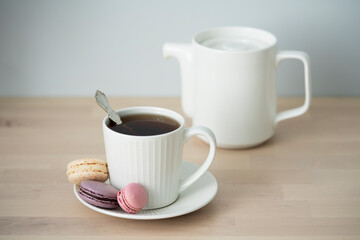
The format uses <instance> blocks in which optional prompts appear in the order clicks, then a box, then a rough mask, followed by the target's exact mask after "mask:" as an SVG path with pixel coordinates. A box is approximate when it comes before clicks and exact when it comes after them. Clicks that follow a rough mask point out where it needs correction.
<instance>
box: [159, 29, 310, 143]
mask: <svg viewBox="0 0 360 240" xmlns="http://www.w3.org/2000/svg"><path fill="white" fill-rule="evenodd" d="M213 39H232V41H233V42H235V43H236V44H238V46H235V47H234V48H233V49H232V45H231V44H228V45H229V46H223V49H216V48H212V47H209V46H207V45H206V44H205V43H209V42H210V41H212V40H213ZM234 39H235V40H234ZM257 42H261V43H262V45H261V46H259V47H257V48H256V47H255V48H252V46H251V43H253V45H254V43H257ZM230 43H231V42H230ZM163 54H164V57H165V58H169V57H174V58H177V59H178V60H179V63H180V67H181V75H182V106H183V110H184V112H185V114H186V115H188V116H189V117H191V118H192V120H193V124H194V125H203V126H207V127H209V128H210V129H211V130H212V131H213V132H214V133H215V135H216V139H217V142H218V146H220V147H224V148H247V147H252V146H256V145H259V144H261V143H263V142H264V141H266V140H268V139H269V138H271V137H272V136H273V135H274V132H275V127H276V124H277V123H278V122H280V121H282V120H285V119H288V118H293V117H297V116H300V115H302V114H304V113H305V112H306V111H307V110H308V108H309V105H310V98H311V93H310V64H309V57H308V55H307V54H306V53H304V52H298V51H280V52H277V40H276V38H275V36H274V35H273V34H271V33H269V32H266V31H263V30H260V29H255V28H248V27H224V28H217V29H212V30H207V31H204V32H200V33H198V34H196V35H195V36H194V37H193V40H192V43H191V44H179V43H166V44H165V45H164V47H163ZM284 59H298V60H300V61H301V62H302V63H303V64H304V76H305V102H304V104H303V105H302V106H301V107H298V108H294V109H290V110H287V111H283V112H280V113H277V111H276V69H277V66H278V64H279V62H280V61H282V60H284ZM205 141H206V140H205Z"/></svg>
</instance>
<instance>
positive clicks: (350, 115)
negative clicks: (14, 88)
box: [0, 98, 360, 240]
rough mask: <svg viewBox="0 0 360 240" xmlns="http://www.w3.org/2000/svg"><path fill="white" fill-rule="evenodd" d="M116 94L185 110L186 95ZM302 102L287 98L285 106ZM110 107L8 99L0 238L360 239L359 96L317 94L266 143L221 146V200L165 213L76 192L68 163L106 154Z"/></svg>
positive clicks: (195, 158)
mask: <svg viewBox="0 0 360 240" xmlns="http://www.w3.org/2000/svg"><path fill="white" fill-rule="evenodd" d="M109 101H110V103H111V105H112V106H114V107H116V108H122V107H129V106H138V105H151V106H159V107H165V108H169V109H172V110H175V111H178V112H180V113H181V114H183V113H182V111H181V106H180V99H179V98H109ZM301 103H302V100H301V99H297V98H284V99H279V101H278V109H279V111H280V110H284V109H288V108H290V107H294V106H298V105H300V104H301ZM104 115H105V114H104V112H103V110H102V109H100V108H99V107H98V106H97V105H96V103H95V100H94V99H92V98H0V239H40V240H41V239H50V240H51V239H65V238H66V239H100V238H102V237H106V239H119V238H122V239H145V238H146V239H184V238H185V237H186V238H189V239H250V240H252V239H253V240H255V239H262V240H263V239H266V240H269V239H280V240H281V239H296V240H303V239H330V240H335V239H336V240H337V239H349V240H350V239H351V240H353V239H360V98H318V99H314V100H313V102H312V105H311V109H310V111H309V112H308V113H307V114H306V115H304V116H302V117H299V118H295V119H292V120H289V121H284V122H281V123H280V124H279V125H278V128H277V130H276V135H275V136H274V137H273V138H272V139H270V140H269V141H267V142H266V143H265V144H263V145H262V146H260V147H257V148H252V149H246V150H226V149H218V150H217V155H216V159H215V161H214V163H213V165H212V166H211V168H210V171H211V172H212V173H213V174H214V176H215V177H216V179H217V181H218V183H219V192H218V194H217V196H216V197H215V199H214V200H213V201H212V202H211V203H210V204H208V205H207V206H205V207H204V208H202V209H200V210H198V211H196V212H193V213H190V214H188V215H185V216H181V217H176V218H172V219H165V220H157V221H134V220H126V219H119V218H114V217H108V216H104V215H102V214H100V213H97V212H94V211H92V210H90V209H88V208H86V207H85V206H83V205H82V204H81V203H80V202H79V201H77V200H76V198H75V196H74V194H73V191H72V185H71V184H70V183H69V182H68V181H67V178H66V175H65V172H66V164H67V163H68V162H69V161H71V160H74V159H77V158H82V157H97V158H103V159H104V158H105V153H104V145H103V136H102V129H101V121H102V118H103V117H104ZM186 122H187V126H190V125H191V121H190V119H188V118H187V119H186ZM207 151H208V146H207V145H206V144H204V143H203V142H201V141H200V140H199V139H196V138H192V139H191V140H190V141H189V142H188V143H187V144H186V145H185V149H184V159H185V160H187V161H192V162H194V163H197V164H201V163H202V161H203V159H204V158H205V156H206V155H207Z"/></svg>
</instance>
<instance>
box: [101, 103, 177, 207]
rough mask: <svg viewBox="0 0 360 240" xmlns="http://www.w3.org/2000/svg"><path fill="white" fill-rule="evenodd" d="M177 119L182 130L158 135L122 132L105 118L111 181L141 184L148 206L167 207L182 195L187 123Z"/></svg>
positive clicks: (122, 184) (122, 183) (106, 148)
mask: <svg viewBox="0 0 360 240" xmlns="http://www.w3.org/2000/svg"><path fill="white" fill-rule="evenodd" d="M139 109H140V108H139ZM139 113H140V112H139ZM141 113H143V112H141ZM120 116H121V114H120ZM170 117H171V116H170ZM175 120H177V121H178V122H179V123H180V127H179V128H178V129H176V130H175V131H173V132H170V133H166V134H161V135H155V136H130V135H125V134H120V133H117V132H115V131H113V130H111V129H109V128H108V127H107V121H108V119H107V120H106V119H105V120H104V124H103V131H104V141H105V150H106V158H107V163H108V168H109V175H110V183H111V184H112V185H113V186H115V187H116V188H118V189H121V188H123V187H125V186H126V185H127V184H129V183H139V184H141V185H142V186H143V187H144V188H145V189H146V191H147V195H148V203H147V205H146V207H145V209H154V208H160V207H164V206H167V205H169V204H171V203H173V202H174V201H175V200H176V199H177V197H178V195H179V186H180V171H181V162H182V152H183V144H184V143H183V142H184V140H183V134H184V124H183V122H180V121H179V119H175Z"/></svg>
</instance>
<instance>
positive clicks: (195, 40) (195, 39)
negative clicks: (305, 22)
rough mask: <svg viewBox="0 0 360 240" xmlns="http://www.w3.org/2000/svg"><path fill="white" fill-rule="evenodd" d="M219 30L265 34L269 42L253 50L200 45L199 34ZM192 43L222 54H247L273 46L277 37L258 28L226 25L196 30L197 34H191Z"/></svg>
mask: <svg viewBox="0 0 360 240" xmlns="http://www.w3.org/2000/svg"><path fill="white" fill-rule="evenodd" d="M219 31H246V32H252V33H257V34H261V35H263V36H267V37H268V38H269V39H270V43H269V44H268V45H267V46H266V47H264V48H260V49H255V50H249V51H226V50H221V49H215V48H210V47H206V46H204V45H202V44H201V43H200V42H199V41H198V40H199V39H198V38H199V37H200V36H201V35H204V34H208V33H211V32H219ZM192 43H193V44H195V45H196V46H197V47H200V48H202V49H206V50H211V51H213V52H217V53H222V54H249V53H256V52H262V51H265V50H268V49H270V48H273V47H274V46H276V44H277V38H276V37H275V35H274V34H272V33H270V32H268V31H265V30H262V29H259V28H252V27H243V26H227V27H217V28H211V29H207V30H204V31H201V32H198V33H197V34H195V35H194V36H193V38H192Z"/></svg>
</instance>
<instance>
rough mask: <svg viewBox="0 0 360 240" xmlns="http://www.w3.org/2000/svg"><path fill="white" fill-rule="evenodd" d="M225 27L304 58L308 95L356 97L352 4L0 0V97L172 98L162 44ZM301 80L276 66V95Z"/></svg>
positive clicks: (173, 66) (297, 72)
mask: <svg viewBox="0 0 360 240" xmlns="http://www.w3.org/2000/svg"><path fill="white" fill-rule="evenodd" d="M226 25H239V26H251V27H257V28H262V29H265V30H268V31H270V32H272V33H274V34H275V35H276V36H277V38H278V40H279V49H280V50H302V51H305V52H307V53H308V54H309V55H310V57H311V60H312V76H313V94H314V95H317V96H324V95H327V96H354V95H360V1H356V0H353V1H351V0H336V1H335V0H317V1H315V0H298V1H295V0H273V1H270V0H252V1H250V0H246V1H243V0H237V1H236V0H234V1H232V0H207V1H206V0H181V1H166V0H163V1H160V0H156V1H146V0H143V1H140V0H133V1H108V0H107V1H106V0H105V1H101V0H98V1H97V0H87V1H79V0H65V1H60V0H59V1H54V0H48V1H47V0H33V1H26V0H24V1H19V0H16V1H15V0H14V1H11V0H9V1H4V0H0V95H2V96H92V95H93V94H94V92H95V90H96V89H102V90H103V91H104V92H105V93H107V94H108V95H111V96H179V95H180V72H179V66H178V63H177V62H176V61H175V60H164V59H163V58H162V51H161V49H162V45H163V43H165V42H168V41H178V42H190V39H191V37H192V36H193V35H194V34H195V33H197V32H199V31H201V30H205V29H208V28H213V27H219V26H226ZM302 78H303V74H302V66H301V64H300V63H298V62H296V61H287V62H284V63H282V64H281V67H280V70H279V74H278V93H279V95H293V96H297V95H302V94H303V80H302Z"/></svg>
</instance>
